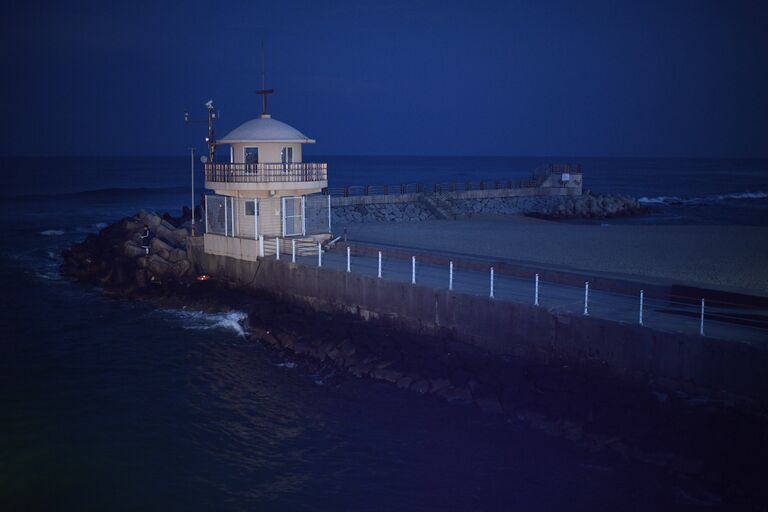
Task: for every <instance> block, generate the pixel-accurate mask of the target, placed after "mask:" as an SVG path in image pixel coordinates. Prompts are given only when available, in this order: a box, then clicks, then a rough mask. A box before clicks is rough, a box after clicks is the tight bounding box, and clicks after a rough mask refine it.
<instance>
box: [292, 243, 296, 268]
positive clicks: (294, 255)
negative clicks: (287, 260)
mask: <svg viewBox="0 0 768 512" xmlns="http://www.w3.org/2000/svg"><path fill="white" fill-rule="evenodd" d="M291 263H296V240H291Z"/></svg>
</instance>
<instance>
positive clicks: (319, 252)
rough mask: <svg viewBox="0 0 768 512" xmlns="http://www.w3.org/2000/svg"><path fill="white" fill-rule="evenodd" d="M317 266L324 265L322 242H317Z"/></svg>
mask: <svg viewBox="0 0 768 512" xmlns="http://www.w3.org/2000/svg"><path fill="white" fill-rule="evenodd" d="M317 266H318V267H322V266H323V246H322V245H321V244H320V242H317Z"/></svg>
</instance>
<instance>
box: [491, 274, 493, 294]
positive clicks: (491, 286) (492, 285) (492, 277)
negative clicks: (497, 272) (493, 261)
mask: <svg viewBox="0 0 768 512" xmlns="http://www.w3.org/2000/svg"><path fill="white" fill-rule="evenodd" d="M491 298H493V267H491Z"/></svg>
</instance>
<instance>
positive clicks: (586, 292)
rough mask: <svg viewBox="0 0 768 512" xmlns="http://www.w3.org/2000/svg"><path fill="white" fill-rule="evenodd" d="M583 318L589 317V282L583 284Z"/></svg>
mask: <svg viewBox="0 0 768 512" xmlns="http://www.w3.org/2000/svg"><path fill="white" fill-rule="evenodd" d="M584 316H589V281H587V282H586V283H584Z"/></svg>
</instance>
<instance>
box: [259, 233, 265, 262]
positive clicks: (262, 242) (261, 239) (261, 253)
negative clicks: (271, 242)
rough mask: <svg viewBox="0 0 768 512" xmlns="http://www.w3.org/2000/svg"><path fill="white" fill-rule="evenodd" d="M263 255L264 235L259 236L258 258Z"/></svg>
mask: <svg viewBox="0 0 768 512" xmlns="http://www.w3.org/2000/svg"><path fill="white" fill-rule="evenodd" d="M263 257H264V237H263V236H260V237H259V258H263Z"/></svg>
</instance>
